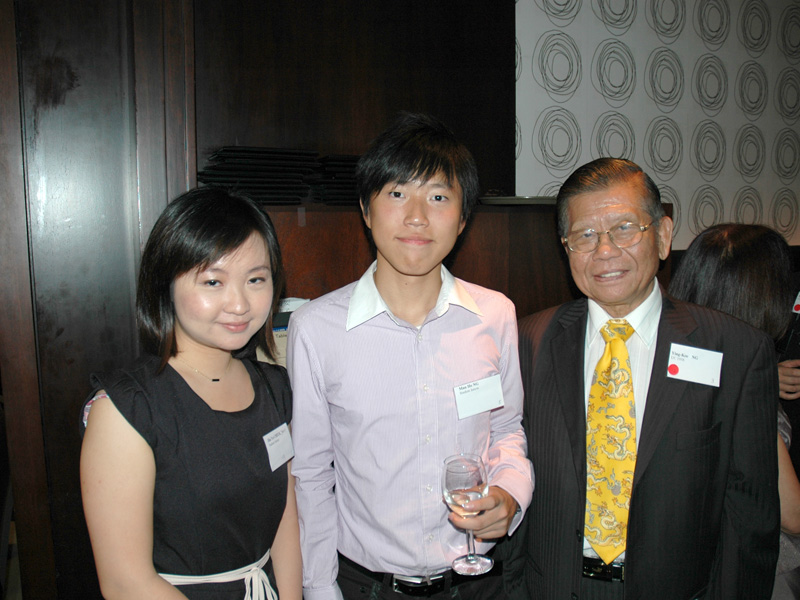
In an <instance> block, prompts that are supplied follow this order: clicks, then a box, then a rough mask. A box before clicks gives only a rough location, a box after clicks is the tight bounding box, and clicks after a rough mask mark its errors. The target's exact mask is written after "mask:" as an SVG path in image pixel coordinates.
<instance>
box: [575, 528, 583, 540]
mask: <svg viewBox="0 0 800 600" xmlns="http://www.w3.org/2000/svg"><path fill="white" fill-rule="evenodd" d="M575 535H577V536H578V540H582V539H583V536H582V535H581V530H580V529H576V530H575Z"/></svg>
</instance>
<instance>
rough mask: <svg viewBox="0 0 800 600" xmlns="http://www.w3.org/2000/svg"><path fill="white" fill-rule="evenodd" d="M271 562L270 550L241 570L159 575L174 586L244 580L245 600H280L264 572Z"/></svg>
mask: <svg viewBox="0 0 800 600" xmlns="http://www.w3.org/2000/svg"><path fill="white" fill-rule="evenodd" d="M268 560H269V550H267V553H266V554H265V555H264V556H262V557H261V560H259V561H258V562H254V563H253V564H252V565H247V566H246V567H242V568H241V569H234V570H233V571H226V572H225V573H216V574H214V575H166V574H164V573H159V575H161V577H163V578H164V579H166V580H167V581H168V582H169V583H171V584H172V585H195V584H198V583H227V582H229V581H238V580H240V579H243V580H244V587H245V593H244V600H278V594H276V593H275V590H273V589H272V586H271V585H270V584H269V578H268V577H267V574H266V573H265V572H264V565H266V564H267V561H268Z"/></svg>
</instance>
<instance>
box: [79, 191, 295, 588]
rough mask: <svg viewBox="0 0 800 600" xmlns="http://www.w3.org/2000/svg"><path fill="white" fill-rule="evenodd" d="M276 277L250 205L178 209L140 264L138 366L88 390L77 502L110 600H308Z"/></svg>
mask: <svg viewBox="0 0 800 600" xmlns="http://www.w3.org/2000/svg"><path fill="white" fill-rule="evenodd" d="M282 288H283V267H282V263H281V254H280V248H279V247H278V242H277V237H276V235H275V230H274V228H273V226H272V223H271V222H270V220H269V217H267V215H266V214H265V213H264V212H263V211H261V210H260V209H259V207H258V206H257V205H256V204H255V203H254V202H253V201H251V200H250V199H248V198H246V197H243V196H240V195H237V194H234V193H231V192H227V191H224V190H220V189H214V188H198V189H195V190H192V191H189V192H187V193H185V194H183V195H181V196H179V197H178V198H176V199H175V200H174V201H173V202H171V203H170V204H169V205H168V206H167V207H166V209H165V210H164V212H163V213H162V214H161V216H160V217H159V219H158V221H157V222H156V224H155V226H154V227H153V231H152V233H151V234H150V237H149V239H148V242H147V245H146V246H145V249H144V253H143V255H142V263H141V268H140V272H139V279H138V286H137V295H136V312H137V321H138V328H139V337H140V340H141V343H142V349H143V351H144V352H143V355H142V357H141V358H139V359H138V360H137V361H136V362H134V363H133V364H132V365H130V366H128V367H126V368H123V369H119V370H117V371H114V372H111V373H103V374H93V375H92V377H91V385H92V390H93V391H92V393H91V395H90V397H89V400H88V401H87V403H86V405H85V407H84V410H83V415H82V418H83V422H82V426H83V427H84V428H85V434H84V439H83V447H82V450H81V491H82V495H83V505H84V512H85V515H86V522H87V525H88V528H89V535H90V538H91V541H92V549H93V551H94V557H95V563H96V566H97V573H98V578H99V581H100V588H101V590H102V593H103V596H104V597H105V598H109V599H117V598H120V599H125V598H135V599H141V598H147V599H148V600H150V599H162V598H163V599H167V598H206V599H211V598H213V599H215V600H217V599H225V600H228V599H230V600H234V599H235V600H241V599H242V598H245V599H248V600H265V599H267V598H270V599H272V600H274V599H275V598H276V597H277V596H276V592H275V588H277V595H279V596H280V598H281V600H299V599H300V598H301V595H302V589H301V570H302V569H301V561H300V547H299V527H298V521H297V508H296V503H295V496H294V480H293V478H292V476H291V471H290V469H289V460H290V459H291V458H292V456H293V449H292V444H291V437H290V433H289V429H288V425H289V424H290V422H291V417H292V401H291V391H290V389H289V383H288V378H287V375H286V371H285V369H284V368H283V367H279V366H276V365H272V364H267V363H262V362H257V361H256V359H255V357H256V350H257V349H261V350H262V351H263V352H264V353H265V354H266V356H268V357H270V358H274V351H275V344H274V340H273V337H272V316H273V314H274V311H275V308H276V306H277V303H278V300H279V298H280V294H281V291H282Z"/></svg>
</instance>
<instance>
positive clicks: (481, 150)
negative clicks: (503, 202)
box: [195, 0, 515, 195]
mask: <svg viewBox="0 0 800 600" xmlns="http://www.w3.org/2000/svg"><path fill="white" fill-rule="evenodd" d="M195 21H196V30H195V31H196V39H195V56H196V62H195V65H196V90H197V96H196V112H197V144H198V160H199V164H200V166H201V167H202V166H204V165H205V163H206V158H207V156H208V154H209V152H210V151H212V150H213V149H214V148H216V147H218V146H221V145H233V144H238V145H252V146H273V147H290V148H301V149H310V150H318V151H319V152H322V153H324V154H328V153H335V154H360V153H362V152H363V151H364V149H365V148H366V146H367V144H368V143H369V141H370V140H371V139H373V138H374V137H375V136H376V135H377V134H378V133H379V132H380V131H381V130H382V129H383V128H384V127H385V126H386V124H388V122H389V121H390V120H391V119H392V118H393V116H394V115H395V114H396V113H397V112H398V111H400V110H412V111H425V112H431V113H433V114H435V115H437V116H438V117H439V118H441V119H442V120H444V121H445V122H446V123H447V124H448V125H449V126H450V127H451V128H452V129H453V130H454V131H455V133H456V134H457V135H458V136H459V138H460V139H462V141H464V143H465V144H466V145H467V147H468V148H469V149H470V150H471V151H472V153H473V154H474V155H475V159H476V161H477V163H478V167H479V173H480V177H481V182H482V185H483V189H484V190H486V189H495V190H500V191H502V192H503V193H504V194H506V195H508V194H513V191H514V178H515V172H514V169H515V162H514V148H515V146H514V139H515V138H514V136H515V113H514V106H515V91H514V77H515V47H514V39H515V31H514V2H513V1H511V0H498V1H495V2H462V1H460V0H446V1H441V2H418V1H414V0H394V1H392V2H361V1H359V0H331V1H328V2H263V1H262V0H241V1H240V2H236V3H224V2H214V1H211V0H196V2H195Z"/></svg>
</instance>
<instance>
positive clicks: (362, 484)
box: [287, 263, 533, 600]
mask: <svg viewBox="0 0 800 600" xmlns="http://www.w3.org/2000/svg"><path fill="white" fill-rule="evenodd" d="M374 271H375V264H374V263H373V265H372V266H371V267H370V268H369V269H368V270H367V272H366V273H365V274H364V276H363V277H362V278H361V279H360V280H359V281H358V282H355V283H352V284H350V285H348V286H345V287H344V288H341V289H339V290H336V291H334V292H331V293H330V294H327V295H325V296H323V297H321V298H319V299H317V300H315V301H312V302H310V303H308V304H306V305H304V306H302V307H301V308H299V309H298V310H297V311H295V313H294V314H293V315H292V317H291V320H290V323H289V334H288V337H289V339H288V351H287V366H288V370H289V375H290V377H291V380H292V388H293V397H294V416H293V439H294V445H295V452H296V454H295V458H294V461H293V473H294V475H295V477H296V481H297V484H296V490H297V504H298V510H299V515H300V530H301V546H302V551H303V587H304V594H305V597H306V598H307V599H308V600H318V599H320V598H340V597H341V592H340V591H339V589H338V586H337V585H336V576H337V572H338V564H337V550H338V551H340V552H341V553H342V554H344V555H345V556H347V557H348V558H350V559H351V560H353V561H355V562H356V563H358V564H360V565H362V566H364V567H366V568H367V569H369V570H371V571H375V572H388V573H395V574H401V575H425V574H433V573H437V572H440V571H443V570H445V569H447V568H449V566H450V564H451V562H452V560H453V559H454V558H456V557H457V556H460V555H462V554H464V553H465V551H466V541H467V536H466V533H465V531H464V530H461V529H457V528H456V527H454V526H453V525H452V524H450V522H449V521H448V519H447V516H448V510H447V507H446V505H445V504H444V502H443V500H442V489H441V471H442V464H443V461H444V459H445V458H446V457H447V456H449V455H452V454H458V453H461V452H471V453H475V454H479V455H481V456H483V458H484V461H485V462H486V464H487V470H488V474H489V482H490V485H495V486H498V487H501V488H503V489H504V490H506V491H507V492H508V493H510V494H511V496H512V497H514V499H515V500H516V501H517V503H518V504H519V506H520V508H521V509H522V511H523V512H524V511H525V510H526V509H527V507H528V504H529V502H530V497H531V493H532V490H533V476H532V469H531V465H530V462H529V461H528V460H527V459H526V457H525V456H526V448H527V444H526V440H525V434H524V432H523V430H522V427H521V418H522V395H523V392H522V381H521V377H520V370H519V359H518V350H517V324H516V316H515V311H514V306H513V304H512V303H511V302H510V301H509V300H508V299H507V298H506V297H505V296H503V295H502V294H500V293H498V292H494V291H491V290H487V289H484V288H482V287H480V286H476V285H473V284H469V283H466V282H462V281H460V280H457V279H455V278H454V277H453V276H452V275H451V274H450V273H449V272H448V271H447V269H445V268H444V267H442V270H441V273H442V288H441V291H440V293H439V297H438V299H437V302H436V306H435V307H434V309H433V310H432V311H431V312H430V313H429V314H428V316H427V317H426V319H425V321H424V323H423V324H422V325H421V326H420V327H414V326H413V325H411V324H409V323H407V322H405V321H403V320H402V319H399V318H397V317H396V316H394V315H393V314H392V313H391V311H389V309H388V307H387V306H386V304H385V303H384V301H383V299H382V298H381V296H380V294H379V293H378V290H377V288H376V287H375V283H374V278H373V273H374ZM498 374H499V375H500V377H501V384H502V386H501V387H502V393H503V400H504V406H503V407H501V408H498V409H495V410H492V411H490V412H483V413H479V414H477V415H475V416H472V417H468V418H465V419H461V420H459V418H458V414H457V410H456V399H455V394H454V391H453V388H454V387H455V386H458V385H462V384H465V383H471V382H475V381H479V380H482V379H485V378H487V377H490V376H493V375H498ZM519 520H521V514H519V515H517V517H515V519H514V522H513V523H512V528H513V527H516V524H518V522H519ZM490 548H491V544H487V543H479V544H477V549H478V551H480V552H485V551H487V550H489V549H490Z"/></svg>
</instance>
